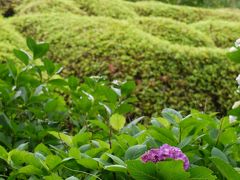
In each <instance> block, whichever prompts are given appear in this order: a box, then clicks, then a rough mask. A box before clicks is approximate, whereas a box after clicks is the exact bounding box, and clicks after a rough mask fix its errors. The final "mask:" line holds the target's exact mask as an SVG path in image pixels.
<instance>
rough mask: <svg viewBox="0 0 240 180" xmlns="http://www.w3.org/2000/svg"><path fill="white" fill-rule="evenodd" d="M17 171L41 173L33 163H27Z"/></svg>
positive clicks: (30, 173) (32, 173) (29, 173)
mask: <svg viewBox="0 0 240 180" xmlns="http://www.w3.org/2000/svg"><path fill="white" fill-rule="evenodd" d="M18 173H20V174H27V175H39V176H40V175H42V171H41V170H40V169H38V168H37V167H35V166H33V165H27V166H24V167H22V168H20V169H19V170H18Z"/></svg>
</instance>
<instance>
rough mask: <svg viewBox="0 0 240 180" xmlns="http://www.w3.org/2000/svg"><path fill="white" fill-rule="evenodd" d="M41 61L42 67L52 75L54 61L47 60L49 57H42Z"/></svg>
mask: <svg viewBox="0 0 240 180" xmlns="http://www.w3.org/2000/svg"><path fill="white" fill-rule="evenodd" d="M43 63H44V67H45V69H46V71H47V73H48V75H49V76H52V75H53V74H54V72H55V66H54V63H53V62H52V61H51V60H49V59H44V60H43Z"/></svg>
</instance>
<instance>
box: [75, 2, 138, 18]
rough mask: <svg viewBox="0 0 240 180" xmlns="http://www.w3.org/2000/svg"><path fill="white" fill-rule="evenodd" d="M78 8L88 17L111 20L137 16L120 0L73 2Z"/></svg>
mask: <svg viewBox="0 0 240 180" xmlns="http://www.w3.org/2000/svg"><path fill="white" fill-rule="evenodd" d="M74 1H75V2H76V3H77V4H78V6H79V8H80V9H81V10H83V11H85V12H87V14H88V15H92V16H108V17H112V18H121V19H123V18H129V17H135V16H137V14H136V13H135V12H134V10H133V8H132V7H129V6H127V5H126V4H125V3H124V1H122V0H74Z"/></svg>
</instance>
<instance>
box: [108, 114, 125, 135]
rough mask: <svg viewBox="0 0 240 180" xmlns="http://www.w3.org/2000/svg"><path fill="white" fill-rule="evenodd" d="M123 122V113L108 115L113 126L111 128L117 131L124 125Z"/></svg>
mask: <svg viewBox="0 0 240 180" xmlns="http://www.w3.org/2000/svg"><path fill="white" fill-rule="evenodd" d="M125 122H126V119H125V117H124V116H123V115H120V114H113V115H112V116H111V117H110V125H111V126H112V127H113V129H115V130H117V131H119V130H120V129H122V128H123V127H124V124H125Z"/></svg>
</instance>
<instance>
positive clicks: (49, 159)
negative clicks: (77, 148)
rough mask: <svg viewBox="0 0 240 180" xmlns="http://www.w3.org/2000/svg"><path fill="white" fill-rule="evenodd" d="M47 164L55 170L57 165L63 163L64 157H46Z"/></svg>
mask: <svg viewBox="0 0 240 180" xmlns="http://www.w3.org/2000/svg"><path fill="white" fill-rule="evenodd" d="M45 162H46V164H47V166H48V167H49V169H50V170H53V169H54V168H55V167H57V166H58V165H59V164H61V162H62V159H61V158H60V157H59V156H56V155H49V156H47V157H46V160H45Z"/></svg>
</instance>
